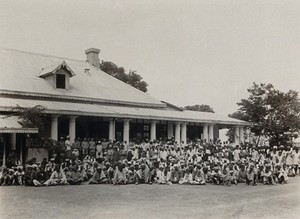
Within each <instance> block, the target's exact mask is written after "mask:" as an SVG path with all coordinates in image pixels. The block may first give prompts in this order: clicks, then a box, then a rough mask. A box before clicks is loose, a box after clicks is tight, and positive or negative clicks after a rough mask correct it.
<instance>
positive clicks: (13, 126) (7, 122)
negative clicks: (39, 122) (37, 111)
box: [0, 116, 38, 133]
mask: <svg viewBox="0 0 300 219" xmlns="http://www.w3.org/2000/svg"><path fill="white" fill-rule="evenodd" d="M0 133H38V129H37V128H24V127H23V126H22V125H21V124H20V123H19V118H18V117H17V116H9V117H8V116H0Z"/></svg>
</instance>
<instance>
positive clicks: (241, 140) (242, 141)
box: [240, 127, 244, 143]
mask: <svg viewBox="0 0 300 219" xmlns="http://www.w3.org/2000/svg"><path fill="white" fill-rule="evenodd" d="M240 143H244V127H240Z"/></svg>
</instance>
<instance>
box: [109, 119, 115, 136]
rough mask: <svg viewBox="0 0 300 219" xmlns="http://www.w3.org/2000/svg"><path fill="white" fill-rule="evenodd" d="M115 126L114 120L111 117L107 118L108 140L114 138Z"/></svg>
mask: <svg viewBox="0 0 300 219" xmlns="http://www.w3.org/2000/svg"><path fill="white" fill-rule="evenodd" d="M115 126H116V121H115V119H113V118H110V119H109V127H108V139H109V140H110V141H114V140H115V138H116V137H115Z"/></svg>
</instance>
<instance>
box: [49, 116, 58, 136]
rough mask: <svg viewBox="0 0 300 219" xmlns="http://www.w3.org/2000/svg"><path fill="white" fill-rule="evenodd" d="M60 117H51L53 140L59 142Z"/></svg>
mask: <svg viewBox="0 0 300 219" xmlns="http://www.w3.org/2000/svg"><path fill="white" fill-rule="evenodd" d="M58 117H59V116H58V115H53V116H52V117H51V139H52V140H55V141H57V140H58Z"/></svg>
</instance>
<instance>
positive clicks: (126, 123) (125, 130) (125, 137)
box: [123, 119, 130, 150]
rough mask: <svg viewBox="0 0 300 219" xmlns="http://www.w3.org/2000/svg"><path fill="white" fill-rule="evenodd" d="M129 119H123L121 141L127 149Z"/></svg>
mask: <svg viewBox="0 0 300 219" xmlns="http://www.w3.org/2000/svg"><path fill="white" fill-rule="evenodd" d="M129 121H130V119H124V120H123V142H124V144H125V148H126V150H128V144H129V128H130V125H129Z"/></svg>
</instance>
